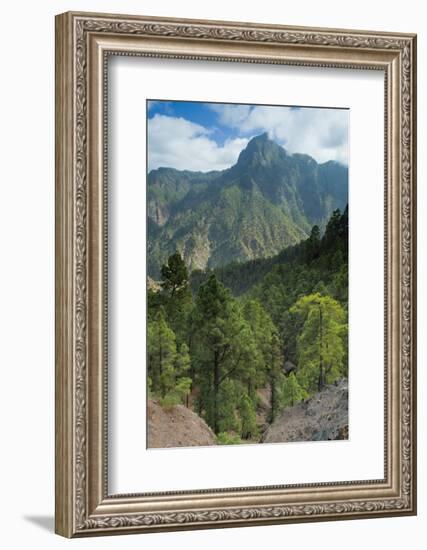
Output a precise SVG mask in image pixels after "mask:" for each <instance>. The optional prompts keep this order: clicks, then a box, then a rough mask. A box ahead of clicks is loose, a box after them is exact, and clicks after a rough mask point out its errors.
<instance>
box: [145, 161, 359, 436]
mask: <svg viewBox="0 0 427 550" xmlns="http://www.w3.org/2000/svg"><path fill="white" fill-rule="evenodd" d="M259 152H260V151H258V152H257V154H258V153H259ZM331 185H332V183H331ZM248 192H249V191H248V190H246V192H245V193H246V194H247V193H248ZM255 192H256V193H258V191H254V193H255ZM203 193H204V191H203ZM203 193H202V192H201V194H203ZM224 193H225V194H224V195H223V199H224V200H225V201H226V202H227V201H228V203H229V206H230V208H231V209H233V208H234V206H233V205H236V204H238V203H239V201H240V199H241V197H240V196H239V193H240V191H238V190H237V191H236V189H234V188H232V187H231V188H230V189H228V191H227V192H225V191H224ZM251 215H253V212H252V214H251ZM248 219H249V218H248ZM223 222H224V227H227V232H228V233H230V231H231V229H232V227H233V223H234V222H233V216H231V217H228V216H225V218H224V220H223ZM254 223H255V222H254ZM321 227H322V225H318V226H314V227H313V228H312V230H311V232H310V237H308V238H307V239H306V240H305V241H302V242H301V243H299V244H297V245H295V246H291V247H287V248H286V249H285V250H283V251H282V252H280V253H279V254H278V255H276V256H274V257H270V258H265V259H262V260H254V261H251V262H247V263H242V264H239V263H233V264H230V265H228V266H223V267H221V268H217V269H214V270H210V269H207V270H205V271H198V272H196V273H193V274H192V276H191V291H190V284H189V281H188V273H187V270H186V267H185V263H184V261H183V259H182V257H181V255H180V254H179V253H177V252H174V253H173V254H172V255H171V256H170V258H169V259H168V261H167V263H166V264H165V265H164V266H163V267H162V269H161V272H162V281H161V284H160V285H159V284H158V283H156V282H155V281H154V282H153V281H150V290H149V291H148V295H147V298H148V329H147V342H148V344H147V348H148V350H147V351H148V377H149V380H148V391H149V396H150V397H152V398H156V399H158V400H159V402H160V403H161V405H162V406H164V407H173V406H175V405H177V404H185V405H186V406H188V407H191V408H192V409H194V410H195V411H196V412H197V413H198V414H199V415H200V416H201V417H203V418H204V419H205V420H206V422H207V423H208V425H209V426H210V427H211V428H212V430H213V431H214V433H215V434H216V435H217V441H218V443H219V444H236V443H241V442H242V441H245V440H248V439H250V440H256V439H257V437H258V436H259V426H258V425H257V412H258V406H259V403H260V402H261V401H260V395H259V392H258V390H260V389H263V390H264V395H265V394H267V395H269V396H270V403H269V411H268V414H267V421H268V422H273V421H274V419H275V418H277V416H278V415H279V414H280V413H281V411H282V410H283V409H284V408H286V407H291V406H293V405H295V404H296V403H298V402H299V401H301V400H303V399H306V398H307V397H308V396H310V395H311V394H312V393H314V392H316V391H318V390H319V389H322V388H323V386H324V385H325V384H329V383H332V382H333V381H334V380H336V379H337V378H338V377H342V376H344V377H346V376H347V375H348V367H347V362H348V358H347V355H348V342H347V339H348V326H347V316H348V314H347V309H348V306H347V301H348V262H347V256H348V210H347V209H345V211H344V212H343V213H342V214H341V213H340V212H339V211H335V212H334V213H333V215H332V216H331V219H330V221H329V222H328V223H327V224H326V229H325V232H324V234H323V236H322V233H321V232H322V229H321ZM323 227H325V226H324V225H323ZM246 230H247V231H249V229H248V228H246ZM215 231H217V230H216V229H215ZM220 231H221V230H220V229H218V232H220ZM217 236H218V238H219V236H220V233H218V235H217ZM223 237H224V235H223ZM235 244H236V243H235ZM236 246H237V244H236ZM227 287H228V288H227ZM285 360H286V361H291V362H292V363H294V364H295V365H296V370H295V372H291V373H290V374H285V370H284V365H285ZM265 390H267V391H265ZM259 411H261V409H259Z"/></svg>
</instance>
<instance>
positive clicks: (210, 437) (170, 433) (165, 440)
mask: <svg viewBox="0 0 427 550" xmlns="http://www.w3.org/2000/svg"><path fill="white" fill-rule="evenodd" d="M147 414H148V419H147V420H148V434H147V435H148V447H149V448H164V447H193V446H206V445H215V444H216V438H215V435H214V433H213V431H212V430H211V429H210V428H209V426H208V425H207V424H206V422H205V421H204V420H203V419H202V418H200V416H198V415H197V414H196V413H195V412H193V411H191V410H190V409H187V408H186V407H184V405H175V406H174V407H171V408H170V409H165V408H163V407H161V406H160V405H159V403H158V402H157V401H153V400H148V410H147Z"/></svg>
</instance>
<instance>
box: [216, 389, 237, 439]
mask: <svg viewBox="0 0 427 550" xmlns="http://www.w3.org/2000/svg"><path fill="white" fill-rule="evenodd" d="M237 400H238V392H237V389H236V386H235V383H234V382H233V380H231V379H226V380H224V382H223V383H222V384H221V385H220V388H219V392H218V430H219V431H220V432H230V431H233V432H239V431H240V429H241V428H240V420H239V418H238V416H237V414H236V405H237Z"/></svg>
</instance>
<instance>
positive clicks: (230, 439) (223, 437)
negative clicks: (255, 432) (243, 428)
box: [216, 432, 242, 445]
mask: <svg viewBox="0 0 427 550" xmlns="http://www.w3.org/2000/svg"><path fill="white" fill-rule="evenodd" d="M216 442H217V444H218V445H238V444H239V443H241V442H242V440H241V439H240V437H239V436H238V435H237V434H233V433H228V432H220V433H219V434H217V436H216Z"/></svg>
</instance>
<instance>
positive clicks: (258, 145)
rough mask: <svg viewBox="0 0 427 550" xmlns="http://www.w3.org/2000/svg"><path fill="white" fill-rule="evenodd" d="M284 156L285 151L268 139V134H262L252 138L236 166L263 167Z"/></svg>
mask: <svg viewBox="0 0 427 550" xmlns="http://www.w3.org/2000/svg"><path fill="white" fill-rule="evenodd" d="M283 156H286V151H285V150H284V149H283V147H280V145H278V144H277V143H276V142H275V141H273V140H272V139H270V138H269V136H268V133H267V132H264V133H263V134H260V135H259V136H255V137H253V138H252V139H251V140H250V141H249V143H248V144H247V145H246V148H245V149H243V151H242V152H241V153H240V155H239V159H238V161H237V164H238V165H240V166H242V165H251V166H254V165H263V166H266V165H267V164H271V163H272V162H275V161H277V160H278V159H280V158H281V157H283Z"/></svg>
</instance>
